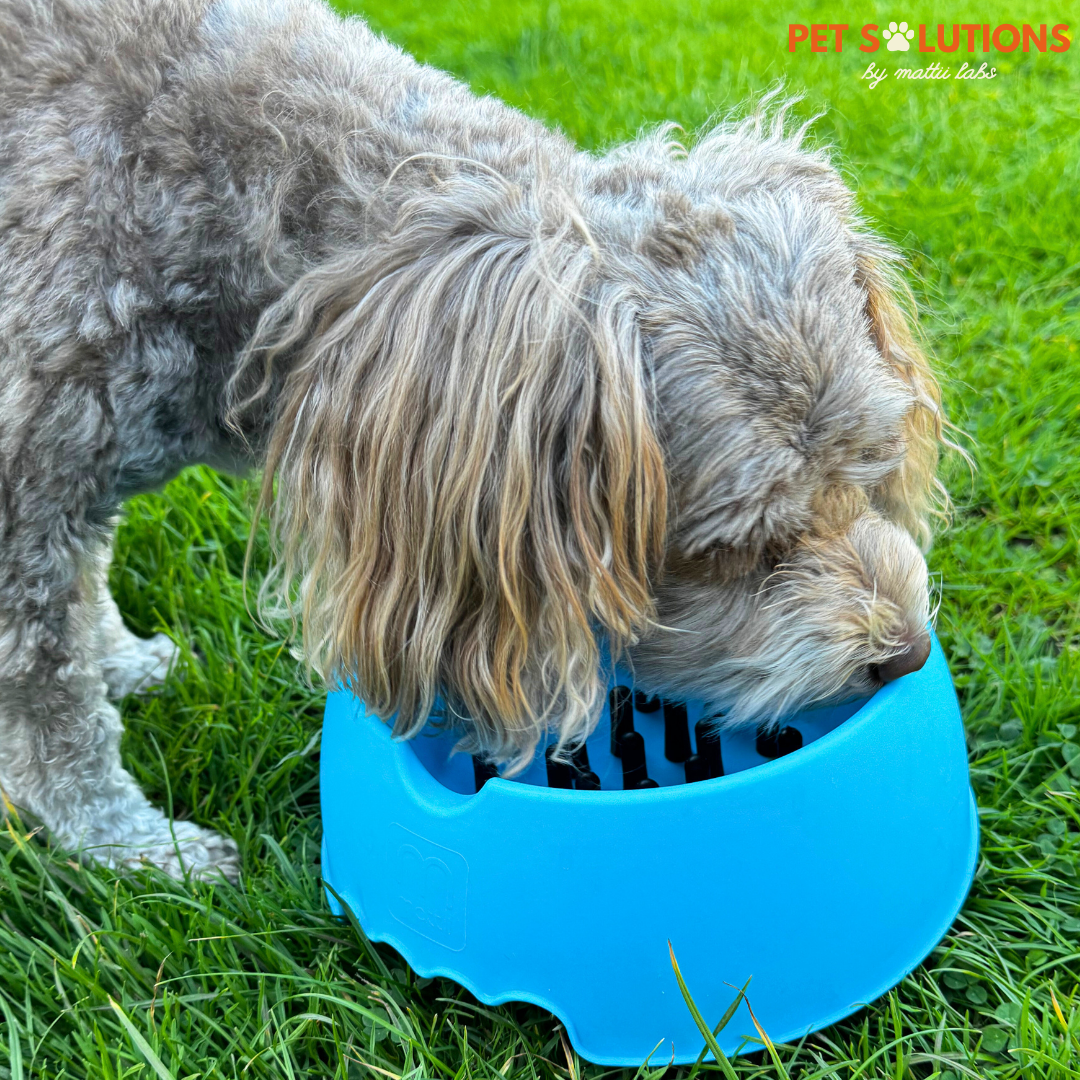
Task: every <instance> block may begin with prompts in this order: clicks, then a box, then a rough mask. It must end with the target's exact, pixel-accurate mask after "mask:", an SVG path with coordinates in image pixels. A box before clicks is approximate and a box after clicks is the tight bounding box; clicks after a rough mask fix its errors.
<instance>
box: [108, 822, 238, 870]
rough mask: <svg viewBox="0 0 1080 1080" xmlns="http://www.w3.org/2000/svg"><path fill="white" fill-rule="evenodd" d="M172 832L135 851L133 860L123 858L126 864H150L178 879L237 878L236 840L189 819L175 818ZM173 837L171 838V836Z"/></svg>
mask: <svg viewBox="0 0 1080 1080" xmlns="http://www.w3.org/2000/svg"><path fill="white" fill-rule="evenodd" d="M172 834H173V835H171V836H169V837H168V839H167V840H163V841H162V842H161V843H160V844H157V845H155V846H153V847H148V848H145V849H143V850H142V851H140V852H138V856H137V860H133V859H132V858H130V857H129V858H125V860H124V863H125V865H127V866H135V865H141V864H146V863H150V864H151V865H153V866H156V867H157V868H158V869H159V870H163V871H164V872H165V873H166V874H168V875H169V877H172V878H176V879H177V880H178V881H182V880H184V878H185V877H188V876H190V877H193V878H199V879H201V880H210V879H212V878H224V879H225V880H226V881H229V882H231V883H232V884H234V885H235V884H236V883H237V882H238V881H239V880H240V849H239V848H238V847H237V846H236V841H235V840H232V839H231V838H230V837H227V836H222V835H220V834H219V833H216V832H214V831H213V830H211V829H203V828H200V827H199V826H198V825H195V824H193V823H192V822H190V821H176V822H173V824H172ZM174 837H175V839H174Z"/></svg>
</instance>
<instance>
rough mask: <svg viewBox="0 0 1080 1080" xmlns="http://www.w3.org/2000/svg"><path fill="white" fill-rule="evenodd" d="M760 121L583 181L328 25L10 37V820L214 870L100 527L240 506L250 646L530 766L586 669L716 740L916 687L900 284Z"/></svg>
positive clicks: (916, 446)
mask: <svg viewBox="0 0 1080 1080" xmlns="http://www.w3.org/2000/svg"><path fill="white" fill-rule="evenodd" d="M785 115H786V110H785V108H784V107H782V106H779V107H777V106H763V107H760V108H758V109H756V110H755V111H754V112H753V113H752V115H751V116H750V117H749V118H748V119H744V120H738V121H732V122H725V123H720V124H717V125H715V126H714V127H713V128H712V129H711V130H709V131H708V132H706V133H705V134H704V135H702V136H701V137H700V138H698V139H697V140H696V141H693V143H692V145H691V146H690V147H689V149H684V148H683V147H682V146H680V145H679V143H678V142H676V141H675V139H674V132H675V129H673V128H672V127H670V126H669V127H665V128H661V129H659V130H657V131H654V132H651V133H649V134H646V135H644V136H642V137H640V138H638V139H636V140H634V141H632V142H630V143H629V144H627V145H625V146H621V147H615V148H613V149H611V150H609V151H608V152H606V153H602V154H588V153H584V152H581V151H579V150H577V149H576V148H575V147H574V146H573V145H572V144H571V143H570V142H569V140H567V139H566V138H564V137H563V136H561V135H560V134H558V133H557V132H553V131H550V130H548V129H546V128H545V127H543V126H542V125H541V124H539V123H537V122H535V121H533V120H530V119H528V118H527V117H525V116H523V115H522V114H521V113H518V112H516V111H515V110H512V109H509V108H507V107H506V106H504V105H501V104H500V103H498V102H496V101H494V100H492V99H489V98H478V97H476V96H475V95H473V94H471V93H470V92H469V91H468V90H467V88H465V87H463V86H462V85H460V84H459V83H456V82H455V81H453V80H452V79H450V78H449V77H448V76H446V75H443V74H441V73H439V72H436V71H433V70H431V69H429V68H425V67H423V66H421V65H419V64H417V63H415V62H414V61H413V60H411V59H410V58H409V57H407V56H405V55H404V54H403V53H402V52H401V51H400V50H398V49H396V48H395V47H393V46H392V45H390V44H388V43H387V42H385V41H383V40H382V39H380V38H378V37H377V36H376V35H374V34H372V33H371V31H370V30H368V28H367V27H366V26H365V25H364V24H363V23H362V22H361V21H360V20H356V19H352V20H342V19H339V18H338V17H337V16H335V15H334V14H333V13H332V12H331V11H330V9H329V8H328V7H326V6H325V5H324V4H322V3H320V2H317V0H0V786H2V787H3V790H4V792H5V793H6V795H7V797H8V798H9V799H10V800H11V801H12V802H13V803H15V804H17V805H19V806H22V807H24V808H26V809H28V810H30V811H32V812H33V813H34V814H35V815H37V816H38V817H39V818H40V819H41V820H43V821H44V823H45V824H46V825H47V826H48V827H49V829H50V830H51V831H52V832H53V834H54V835H55V836H56V837H57V839H58V840H59V841H60V842H62V843H65V844H70V845H72V846H78V845H82V846H84V847H85V848H87V849H91V848H92V849H93V850H94V852H95V854H96V856H97V857H98V858H101V859H103V860H106V861H110V862H114V863H122V862H129V861H135V860H137V859H138V858H141V857H146V858H149V859H151V860H152V861H154V862H155V863H157V864H158V865H161V866H163V867H165V868H166V869H168V870H169V871H170V872H172V873H179V872H180V870H181V868H182V867H184V866H186V867H188V868H191V869H194V870H195V871H196V872H208V871H210V870H213V869H215V868H216V869H223V870H225V871H226V872H228V873H233V872H235V869H236V851H235V847H234V846H232V845H231V842H229V841H225V840H222V839H221V838H220V837H216V836H214V835H213V834H212V833H210V832H208V831H207V830H203V829H199V828H198V827H196V826H194V825H192V824H191V823H181V825H182V826H183V827H182V828H181V827H180V826H174V825H170V823H169V822H168V821H167V820H166V819H165V818H164V817H163V815H162V814H161V813H160V812H159V811H158V810H157V809H155V808H154V807H152V806H151V805H150V804H149V803H148V802H147V800H146V799H145V798H144V797H143V795H142V794H141V792H139V791H138V788H137V787H136V785H135V784H134V782H133V780H132V779H131V777H130V776H129V775H128V774H127V773H126V772H125V771H124V770H123V768H122V766H121V764H120V757H119V748H118V746H119V733H120V719H119V714H118V713H117V711H116V709H115V708H114V707H113V706H112V705H111V704H110V703H109V702H108V701H107V700H106V692H107V691H108V692H109V693H111V694H113V695H114V696H115V695H118V694H122V693H124V692H127V691H130V690H132V689H135V688H138V687H139V686H140V685H143V684H145V683H146V682H147V681H155V680H157V679H160V678H161V677H162V673H163V671H164V669H165V667H166V666H167V663H168V660H169V654H170V652H171V649H169V648H166V647H165V645H164V644H163V642H162V640H161V639H160V638H159V639H156V640H155V641H153V642H150V643H144V642H140V641H139V640H138V639H136V638H134V637H133V636H132V635H130V634H129V633H127V632H126V631H125V630H124V628H123V625H122V622H121V620H120V618H119V615H118V613H117V612H116V609H115V605H113V604H112V602H111V600H110V599H109V597H108V593H107V590H106V589H105V574H106V570H107V564H108V555H109V545H110V538H111V534H112V529H113V526H114V522H115V515H116V513H117V511H118V509H119V506H120V503H121V501H122V500H123V499H124V498H126V497H128V496H129V495H131V494H134V493H135V492H137V491H142V490H146V489H148V488H152V487H155V486H157V485H160V484H161V483H162V482H164V481H165V480H167V479H168V478H169V477H170V476H172V475H174V474H175V473H176V472H177V471H178V470H179V469H181V468H182V467H184V466H185V465H188V464H192V463H194V462H200V461H201V462H208V463H210V464H212V465H214V466H216V467H219V468H225V469H232V470H242V469H245V468H248V467H251V466H254V467H260V466H261V467H263V469H264V485H263V489H262V499H261V506H260V510H263V509H268V510H269V512H270V516H271V532H272V536H273V541H274V550H275V557H276V562H275V569H274V570H273V571H272V572H271V574H270V576H269V577H268V578H267V579H266V581H265V583H264V585H263V587H262V590H261V602H262V606H263V609H264V611H266V612H267V613H270V614H276V613H282V614H284V615H286V616H290V615H291V617H292V618H293V619H294V620H296V621H297V622H298V623H299V624H301V626H302V633H303V644H304V652H305V654H306V656H307V658H308V661H309V662H310V664H311V666H312V667H313V668H314V669H315V670H317V671H318V672H320V673H321V674H322V675H323V676H325V677H326V678H327V679H328V680H338V679H342V680H346V681H348V682H349V683H350V685H352V686H353V688H354V689H355V690H356V691H357V692H359V693H360V694H362V695H363V696H364V697H365V699H366V700H367V702H368V703H369V704H370V705H371V706H373V707H374V708H375V709H376V710H378V712H379V713H380V714H381V715H383V716H384V717H386V718H387V719H390V718H391V717H396V731H397V733H398V734H400V735H412V734H415V733H416V732H417V731H418V730H419V729H420V728H421V727H422V726H423V725H424V723H425V722H426V721H427V719H428V717H429V715H430V714H431V712H432V709H433V706H434V704H435V701H436V699H437V698H439V697H441V698H442V699H443V700H444V701H445V702H446V705H447V710H448V714H449V715H450V717H451V719H452V721H453V722H455V723H456V724H457V726H458V727H459V728H460V730H461V733H462V738H463V745H464V746H466V747H468V748H469V749H471V750H475V751H478V752H482V753H485V754H487V755H488V756H490V757H491V758H493V759H495V760H496V761H499V762H505V763H508V764H509V765H510V766H511V767H520V766H521V765H522V764H523V763H524V762H525V761H527V760H528V759H529V757H530V755H531V754H532V753H533V751H534V748H535V747H536V745H537V743H538V741H539V740H540V739H542V738H544V737H545V736H546V734H547V733H548V732H551V731H554V732H556V733H557V735H558V738H559V741H560V746H561V747H562V748H564V749H565V748H567V747H569V746H572V745H573V744H574V743H576V742H579V741H580V740H581V739H583V738H584V737H585V736H586V734H587V733H588V732H589V730H590V728H591V726H592V725H593V723H594V722H595V720H596V717H597V715H598V711H599V708H600V703H601V692H602V687H603V678H604V676H603V671H602V668H603V665H604V663H605V661H606V659H609V658H611V657H614V656H623V657H625V659H626V660H627V661H628V662H629V663H631V664H632V665H633V666H634V669H635V672H636V676H637V678H638V680H639V684H640V685H641V686H642V687H643V688H653V689H662V690H664V691H666V692H670V693H675V694H679V693H683V694H686V695H694V696H696V697H701V698H705V699H707V700H710V701H714V702H716V703H718V704H719V705H721V706H722V707H723V708H725V709H726V710H727V722H730V723H750V722H760V721H763V720H764V721H769V720H773V719H775V718H777V717H779V716H781V715H783V714H784V713H785V712H787V711H789V710H791V709H795V708H799V707H802V706H806V705H809V704H811V703H813V702H816V701H822V700H827V699H830V698H836V697H840V696H845V695H852V694H859V693H868V692H870V691H871V690H872V689H873V688H874V687H875V686H879V685H881V682H882V681H883V680H886V679H889V678H895V677H898V676H899V675H901V674H903V673H904V672H905V671H910V670H913V669H914V668H916V667H918V666H919V664H921V663H922V661H923V659H924V658H925V655H926V650H927V649H928V648H929V638H928V636H927V632H926V622H927V618H928V615H929V593H928V588H927V573H926V565H925V562H924V561H923V557H922V554H921V552H920V548H919V544H922V545H925V544H926V543H927V542H928V541H929V537H930V533H931V525H932V523H933V520H934V515H935V514H936V513H941V512H942V511H943V509H944V505H945V504H944V502H943V498H942V497H943V492H942V491H941V489H940V488H939V487H937V486H936V482H935V479H934V476H935V472H936V464H937V453H938V447H939V444H940V442H941V441H942V438H941V437H942V425H943V422H944V421H943V417H942V412H941V406H940V395H939V392H938V388H937V385H936V382H935V380H934V377H933V375H932V373H931V370H930V367H929V366H928V364H927V362H926V359H925V358H924V356H923V354H922V353H921V352H920V350H919V348H918V346H917V344H916V341H915V338H914V336H913V334H912V331H911V330H910V326H911V325H912V319H911V315H910V313H908V312H906V311H905V310H904V308H903V307H902V305H901V304H900V303H898V301H897V299H896V298H897V297H902V296H903V295H904V294H903V290H902V288H901V287H900V284H899V282H900V274H899V271H898V267H899V262H898V259H897V257H896V255H895V254H894V253H893V252H892V251H891V250H890V249H889V248H888V246H887V245H885V244H884V243H883V242H882V241H880V240H879V239H877V238H876V237H875V236H874V235H873V233H872V231H871V230H870V229H869V228H867V227H866V225H865V224H864V223H863V222H862V221H861V219H860V217H859V214H858V212H857V210H856V208H855V205H854V200H853V197H852V195H851V192H850V191H849V189H848V187H847V186H846V185H845V184H844V182H843V181H842V179H841V177H840V175H839V173H838V172H837V171H836V169H835V168H834V167H833V165H832V164H831V163H830V161H829V159H828V156H827V155H826V154H825V152H824V151H822V150H820V149H819V150H815V149H812V148H808V145H807V143H806V136H805V131H804V130H802V129H798V130H795V129H793V128H792V126H791V125H790V124H789V123H788V122H787V121H786V120H785Z"/></svg>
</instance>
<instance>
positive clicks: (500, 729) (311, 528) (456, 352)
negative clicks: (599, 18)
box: [249, 178, 666, 765]
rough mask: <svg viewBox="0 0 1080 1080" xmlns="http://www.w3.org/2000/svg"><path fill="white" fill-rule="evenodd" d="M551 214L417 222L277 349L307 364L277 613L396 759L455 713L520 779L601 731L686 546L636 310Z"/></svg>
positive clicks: (329, 279) (291, 460) (411, 211)
mask: <svg viewBox="0 0 1080 1080" xmlns="http://www.w3.org/2000/svg"><path fill="white" fill-rule="evenodd" d="M529 199H530V196H529V195H527V194H523V193H522V192H521V191H520V190H519V189H517V188H516V187H512V186H510V185H501V184H499V183H496V182H494V181H492V180H491V179H490V178H484V179H481V180H474V181H471V182H468V181H466V180H463V179H459V180H457V181H455V184H454V186H453V187H448V188H447V189H446V190H444V191H443V192H442V193H441V194H437V195H428V196H426V197H425V198H424V200H423V201H421V200H417V202H416V204H415V205H408V206H406V207H405V208H404V209H403V210H402V211H401V213H400V216H399V220H398V226H397V228H396V231H395V232H394V234H393V236H391V237H390V239H389V240H388V241H386V242H385V243H383V244H380V245H379V246H378V247H377V248H369V249H367V250H365V251H364V252H363V253H361V254H359V255H347V256H343V257H342V258H341V259H339V260H338V261H337V262H336V263H334V264H332V265H327V266H325V267H323V268H321V269H319V270H316V271H313V272H312V273H311V274H309V275H308V277H307V278H306V279H305V280H304V281H302V282H301V283H300V284H299V285H298V286H296V287H295V288H294V289H293V291H292V293H291V294H290V295H289V296H288V297H286V299H285V301H284V302H283V305H282V306H281V308H280V309H279V310H278V311H277V313H276V314H274V315H271V316H270V317H268V320H267V321H266V322H265V323H264V326H263V328H262V330H261V331H260V334H259V335H258V336H257V341H260V340H262V341H268V342H274V349H275V350H276V351H277V353H278V354H279V356H280V357H281V358H282V359H283V358H284V356H285V355H288V356H289V357H290V360H289V367H290V370H289V374H288V376H287V379H286V380H285V382H284V385H283V388H282V389H281V392H280V395H279V402H278V407H277V412H276V418H275V421H274V428H273V432H272V437H271V439H270V444H269V451H268V457H267V465H266V476H265V481H264V489H263V499H264V502H266V503H270V504H271V521H272V532H273V536H274V539H275V544H276V547H277V551H278V555H279V558H278V561H277V567H278V568H277V570H276V571H275V573H274V574H273V575H272V576H271V578H270V579H269V580H268V584H267V586H266V591H265V593H264V599H267V600H269V599H275V598H276V599H278V600H283V601H284V602H285V609H286V610H287V611H288V612H291V613H293V614H294V616H296V615H298V616H299V617H300V619H301V620H302V625H303V638H304V644H305V652H306V656H307V658H308V660H309V662H310V663H311V664H312V665H313V667H315V668H316V669H317V670H318V671H320V672H321V673H322V674H323V675H324V676H325V677H326V678H327V679H329V680H337V679H342V680H348V681H349V682H350V684H351V685H352V686H353V687H354V688H355V690H356V691H357V693H359V694H360V695H362V696H363V698H364V699H365V701H366V702H367V704H368V705H369V706H370V707H371V708H373V709H374V710H375V711H377V712H378V713H379V715H381V716H383V717H389V716H391V715H392V714H396V716H397V720H396V724H395V729H394V730H395V734H396V735H399V736H408V735H412V734H414V733H416V732H417V731H418V730H419V729H420V728H421V727H422V726H423V725H424V723H425V722H426V720H427V719H428V716H429V713H430V712H431V709H432V707H433V705H434V703H435V699H436V696H437V695H442V696H443V697H444V699H445V700H446V702H447V704H448V706H449V707H450V708H451V709H452V710H460V711H463V712H464V713H466V714H467V715H468V716H469V717H470V718H471V720H472V721H473V723H472V725H470V729H469V730H470V731H471V732H472V733H473V735H472V736H470V735H469V733H468V731H467V733H466V735H467V739H469V738H471V740H472V741H467V742H466V743H465V746H466V748H469V749H476V748H482V749H483V750H484V751H486V752H489V753H490V754H491V755H492V756H493V757H495V758H496V759H497V760H501V761H511V762H514V763H516V764H518V765H521V764H524V763H525V762H526V761H527V760H528V759H529V757H530V756H531V754H532V752H533V750H534V748H535V746H536V744H537V741H538V739H539V738H540V737H541V736H542V735H543V734H544V732H545V731H546V730H547V729H549V728H551V727H556V726H557V727H558V730H559V733H560V736H561V739H562V741H563V742H567V741H569V742H571V743H572V742H574V741H576V740H578V739H580V738H583V737H584V735H585V734H586V733H587V731H588V730H589V729H590V727H591V724H592V722H593V720H594V719H595V716H596V715H597V714H598V711H599V705H600V701H601V699H602V694H603V688H604V682H603V681H602V680H603V676H602V674H601V670H600V669H601V650H600V648H599V647H598V644H597V637H598V635H599V636H601V637H603V638H605V639H606V640H607V641H608V642H609V643H610V644H611V646H612V648H613V651H614V652H616V653H618V652H619V651H621V649H622V648H623V647H624V646H625V645H627V644H629V643H631V642H633V641H634V640H636V638H637V636H638V635H640V633H641V632H642V630H643V629H644V628H645V627H646V626H647V625H648V623H649V622H650V620H651V618H652V615H653V601H652V589H651V586H650V574H651V572H652V570H653V569H654V568H655V567H656V566H657V565H658V564H659V561H660V558H661V556H662V550H663V533H664V528H665V524H666V483H665V472H664V462H663V456H662V452H661V449H660V446H659V444H658V441H657V438H656V436H655V434H654V429H653V422H652V403H651V398H650V393H649V389H648V386H647V384H646V379H645V375H644V372H643V364H642V359H641V355H640V342H639V336H638V328H637V319H636V314H635V310H634V307H633V305H632V304H631V303H630V302H629V301H628V300H627V299H626V298H624V297H622V296H620V295H616V294H615V293H613V292H605V289H604V286H603V285H602V284H601V283H600V282H599V280H598V278H597V273H596V265H595V260H594V257H593V254H592V253H591V251H590V245H589V243H588V242H587V236H586V237H583V236H581V235H579V234H578V231H575V228H574V226H573V224H572V218H573V215H572V214H570V215H567V214H566V213H560V214H552V215H549V216H548V219H547V221H546V222H545V220H544V213H543V210H542V208H541V209H539V210H538V209H537V208H536V207H535V206H531V205H530V204H529ZM568 220H569V221H571V224H569V225H564V224H563V223H565V222H567V221H568ZM255 356H256V353H255V351H253V352H252V353H251V354H250V356H249V364H252V365H254V366H255V367H258V366H259V364H258V361H257V360H256V359H255ZM280 362H281V361H280V360H274V361H273V364H272V365H271V367H272V366H273V365H274V364H279V363H280ZM267 370H268V371H269V370H270V368H267ZM275 472H276V474H277V477H278V487H277V492H276V496H275V497H274V498H273V499H272V500H271V495H272V492H273V488H272V484H273V474H274V473H275Z"/></svg>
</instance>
